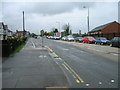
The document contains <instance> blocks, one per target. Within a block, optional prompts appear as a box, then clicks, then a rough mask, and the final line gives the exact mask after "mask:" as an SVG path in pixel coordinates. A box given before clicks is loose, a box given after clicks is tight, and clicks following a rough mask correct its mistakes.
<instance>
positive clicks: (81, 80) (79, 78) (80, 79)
mask: <svg viewBox="0 0 120 90" xmlns="http://www.w3.org/2000/svg"><path fill="white" fill-rule="evenodd" d="M64 64H65V65H66V66H67V67H69V69H70V70H71V71H72V72H73V74H74V75H75V76H76V77H77V78H78V80H79V81H80V82H82V83H83V82H84V81H83V79H82V78H81V77H80V76H79V75H78V74H77V73H76V72H75V71H74V70H73V69H72V68H71V67H70V66H69V65H68V64H67V63H66V62H64ZM77 82H78V81H77Z"/></svg>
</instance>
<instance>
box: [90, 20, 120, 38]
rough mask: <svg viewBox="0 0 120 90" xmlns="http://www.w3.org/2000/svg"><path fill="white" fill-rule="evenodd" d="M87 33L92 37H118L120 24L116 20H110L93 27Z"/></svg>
mask: <svg viewBox="0 0 120 90" xmlns="http://www.w3.org/2000/svg"><path fill="white" fill-rule="evenodd" d="M88 34H89V35H92V36H94V37H106V38H107V39H109V40H110V39H112V38H113V37H120V24H119V23H118V22H116V21H114V22H110V23H107V24H104V25H101V26H98V27H96V28H94V29H93V30H91V31H89V32H88Z"/></svg>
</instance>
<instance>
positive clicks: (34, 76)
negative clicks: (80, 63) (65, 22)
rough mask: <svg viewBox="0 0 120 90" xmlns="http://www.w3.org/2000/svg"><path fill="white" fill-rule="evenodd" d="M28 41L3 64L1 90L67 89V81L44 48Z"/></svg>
mask: <svg viewBox="0 0 120 90" xmlns="http://www.w3.org/2000/svg"><path fill="white" fill-rule="evenodd" d="M34 45H37V43H35V42H34V40H33V39H29V40H28V42H27V44H26V46H25V47H24V48H23V49H22V50H21V51H20V52H18V53H16V54H15V55H13V56H12V57H9V58H8V59H6V60H5V61H4V63H3V88H46V87H67V86H68V81H67V79H66V77H65V75H64V73H63V72H62V70H61V69H60V67H59V66H58V65H57V64H56V63H55V62H54V60H53V59H54V58H52V57H51V56H50V55H49V52H48V50H47V49H46V48H42V47H41V46H40V45H39V46H37V47H35V46H34Z"/></svg>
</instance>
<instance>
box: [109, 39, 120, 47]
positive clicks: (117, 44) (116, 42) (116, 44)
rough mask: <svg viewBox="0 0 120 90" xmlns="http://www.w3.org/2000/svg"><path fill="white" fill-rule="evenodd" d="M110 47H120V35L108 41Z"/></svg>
mask: <svg viewBox="0 0 120 90" xmlns="http://www.w3.org/2000/svg"><path fill="white" fill-rule="evenodd" d="M110 46H111V47H120V37H114V38H113V39H112V40H111V43H110Z"/></svg>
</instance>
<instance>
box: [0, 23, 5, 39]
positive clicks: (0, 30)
mask: <svg viewBox="0 0 120 90" xmlns="http://www.w3.org/2000/svg"><path fill="white" fill-rule="evenodd" d="M3 33H4V23H3V22H0V40H3Z"/></svg>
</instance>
